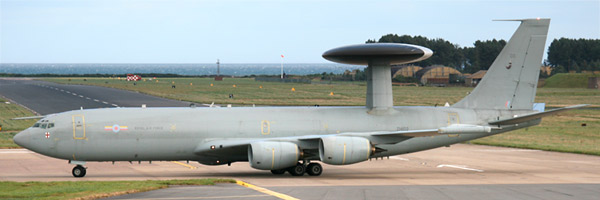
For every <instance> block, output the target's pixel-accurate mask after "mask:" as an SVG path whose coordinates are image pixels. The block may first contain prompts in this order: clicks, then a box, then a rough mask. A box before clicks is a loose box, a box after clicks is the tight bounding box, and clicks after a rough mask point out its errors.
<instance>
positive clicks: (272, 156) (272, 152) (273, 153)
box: [271, 148, 275, 169]
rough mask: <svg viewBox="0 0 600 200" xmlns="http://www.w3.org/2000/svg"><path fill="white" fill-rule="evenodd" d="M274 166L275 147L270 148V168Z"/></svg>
mask: <svg viewBox="0 0 600 200" xmlns="http://www.w3.org/2000/svg"><path fill="white" fill-rule="evenodd" d="M273 167H275V148H272V149H271V169H273Z"/></svg>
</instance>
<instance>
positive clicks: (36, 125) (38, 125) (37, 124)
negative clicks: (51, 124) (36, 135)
mask: <svg viewBox="0 0 600 200" xmlns="http://www.w3.org/2000/svg"><path fill="white" fill-rule="evenodd" d="M32 127H33V128H37V127H40V123H35V124H34V125H33V126H32Z"/></svg>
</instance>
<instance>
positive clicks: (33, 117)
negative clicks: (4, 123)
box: [12, 116, 46, 120]
mask: <svg viewBox="0 0 600 200" xmlns="http://www.w3.org/2000/svg"><path fill="white" fill-rule="evenodd" d="M44 117H46V116H30V117H17V118H12V120H26V119H42V118H44Z"/></svg>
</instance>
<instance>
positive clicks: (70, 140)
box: [15, 107, 539, 165]
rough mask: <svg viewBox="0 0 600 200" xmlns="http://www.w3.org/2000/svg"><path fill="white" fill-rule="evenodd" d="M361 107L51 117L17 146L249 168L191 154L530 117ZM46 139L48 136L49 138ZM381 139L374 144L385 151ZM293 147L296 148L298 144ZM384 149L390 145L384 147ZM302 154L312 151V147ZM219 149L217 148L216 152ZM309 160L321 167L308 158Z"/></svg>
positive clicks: (74, 155)
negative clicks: (215, 143) (250, 143)
mask: <svg viewBox="0 0 600 200" xmlns="http://www.w3.org/2000/svg"><path fill="white" fill-rule="evenodd" d="M368 111H369V109H367V108H365V107H234V108H106V109H90V110H75V111H69V112H63V113H59V114H55V115H51V116H48V117H46V118H44V119H43V120H41V121H40V122H42V121H43V123H54V127H52V128H46V129H43V128H40V127H36V128H34V127H32V128H28V129H27V130H24V131H23V132H21V133H19V134H18V135H17V136H16V137H21V138H15V140H19V141H20V143H19V145H21V146H23V147H25V148H28V149H31V150H33V151H35V152H38V153H40V154H44V155H47V156H51V157H55V158H60V159H66V160H76V161H165V160H194V161H199V162H201V163H203V164H211V165H217V164H225V163H230V162H236V161H247V160H248V157H247V151H246V147H244V148H240V149H237V150H236V149H234V150H232V151H231V152H224V153H222V154H218V155H205V154H198V153H196V152H195V150H196V149H197V148H198V147H199V146H201V145H203V144H206V143H207V142H210V141H211V140H222V139H252V138H256V139H264V138H285V137H290V136H302V135H331V134H337V133H344V132H373V131H397V130H419V129H436V128H439V127H444V126H448V125H450V124H458V123H461V124H487V122H488V121H490V120H495V119H501V118H507V117H511V116H513V115H515V114H521V113H531V112H532V111H531V110H520V111H519V110H473V109H460V108H451V107H394V108H393V110H390V111H389V112H386V113H383V114H381V113H379V114H369V113H368ZM538 123H539V120H538V121H535V122H530V123H524V124H520V125H519V126H518V127H505V128H503V129H502V130H493V131H492V132H491V133H470V134H460V135H439V136H431V137H415V138H411V137H401V139H400V140H398V137H394V138H390V139H394V140H398V141H397V143H395V142H394V143H395V144H381V145H377V147H378V148H382V149H385V150H386V151H383V152H378V153H376V154H374V155H372V156H371V157H385V156H391V155H398V154H404V153H411V152H416V151H421V150H426V149H431V148H436V147H441V146H447V145H450V144H454V143H458V142H462V141H467V140H472V139H475V138H480V137H485V136H489V135H493V134H497V133H502V132H506V131H510V130H514V129H517V128H525V127H528V126H532V125H536V124H538ZM47 133H48V134H47ZM385 139H386V138H385V137H377V138H373V140H374V141H373V142H374V143H385V141H377V140H385ZM296 141H297V140H296ZM388 143H389V142H388ZM299 146H300V148H306V149H307V150H311V149H312V150H315V149H316V147H306V146H303V145H299ZM217 148H218V147H217ZM305 159H308V160H319V159H318V157H315V156H312V157H311V156H307V158H305Z"/></svg>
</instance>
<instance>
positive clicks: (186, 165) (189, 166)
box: [171, 161, 197, 169]
mask: <svg viewBox="0 0 600 200" xmlns="http://www.w3.org/2000/svg"><path fill="white" fill-rule="evenodd" d="M171 162H172V163H175V164H178V165H181V166H184V167H187V168H190V169H196V168H197V167H194V166H191V165H188V164H185V163H182V162H178V161H171Z"/></svg>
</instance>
